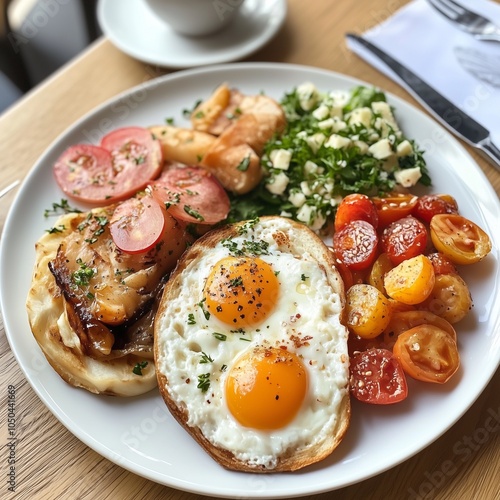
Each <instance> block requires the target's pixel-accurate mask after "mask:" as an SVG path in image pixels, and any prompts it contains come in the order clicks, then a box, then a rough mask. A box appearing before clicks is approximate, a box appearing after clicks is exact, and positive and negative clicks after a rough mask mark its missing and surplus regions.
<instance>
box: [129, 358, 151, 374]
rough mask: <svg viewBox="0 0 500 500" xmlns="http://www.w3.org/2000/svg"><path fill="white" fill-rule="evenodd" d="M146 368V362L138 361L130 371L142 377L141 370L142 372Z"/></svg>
mask: <svg viewBox="0 0 500 500" xmlns="http://www.w3.org/2000/svg"><path fill="white" fill-rule="evenodd" d="M146 366H148V362H147V361H139V362H138V363H136V365H135V366H134V368H132V371H133V372H134V373H135V374H136V375H142V370H144V368H146Z"/></svg>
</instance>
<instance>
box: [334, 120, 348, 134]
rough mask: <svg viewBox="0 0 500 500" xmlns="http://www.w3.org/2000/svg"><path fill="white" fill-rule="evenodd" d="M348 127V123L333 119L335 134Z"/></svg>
mask: <svg viewBox="0 0 500 500" xmlns="http://www.w3.org/2000/svg"><path fill="white" fill-rule="evenodd" d="M346 127H347V123H346V122H345V121H343V120H341V119H340V118H334V119H333V127H332V128H333V131H334V132H339V131H340V130H343V129H345V128H346Z"/></svg>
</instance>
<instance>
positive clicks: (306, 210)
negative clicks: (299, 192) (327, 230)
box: [297, 205, 325, 231]
mask: <svg viewBox="0 0 500 500" xmlns="http://www.w3.org/2000/svg"><path fill="white" fill-rule="evenodd" d="M297 219H298V220H300V221H301V222H304V223H305V224H307V225H308V226H309V227H310V228H311V229H312V230H313V231H315V230H317V229H320V228H321V226H323V224H324V223H325V218H324V217H323V216H322V215H321V214H318V212H317V211H316V208H315V207H312V206H310V205H302V207H301V208H300V210H299V211H298V212H297Z"/></svg>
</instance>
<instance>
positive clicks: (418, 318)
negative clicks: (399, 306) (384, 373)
mask: <svg viewBox="0 0 500 500" xmlns="http://www.w3.org/2000/svg"><path fill="white" fill-rule="evenodd" d="M419 325H434V326H437V327H438V328H441V330H443V331H445V332H446V333H448V334H449V335H450V337H451V338H452V339H453V340H454V341H455V342H456V341H457V332H456V331H455V328H453V326H452V325H451V323H449V322H448V321H446V320H445V319H443V318H441V317H440V316H437V315H436V314H433V313H431V312H430V311H418V310H417V311H399V312H393V313H392V315H391V320H390V321H389V325H388V326H387V328H386V329H385V330H384V334H383V335H382V337H383V342H384V343H385V345H387V346H388V347H387V348H388V349H392V348H393V347H394V344H395V343H396V340H397V339H398V337H399V336H400V335H401V334H402V333H404V332H406V331H407V330H411V329H412V328H414V327H415V326H419Z"/></svg>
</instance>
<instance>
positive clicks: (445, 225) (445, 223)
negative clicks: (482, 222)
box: [430, 214, 491, 264]
mask: <svg viewBox="0 0 500 500" xmlns="http://www.w3.org/2000/svg"><path fill="white" fill-rule="evenodd" d="M430 229H431V239H432V243H434V246H435V247H436V249H437V250H438V251H439V252H441V253H443V254H444V255H446V257H448V258H449V259H450V260H451V261H452V262H453V263H454V264H473V263H475V262H478V261H480V260H481V259H483V258H484V257H486V255H488V253H489V252H490V251H491V241H490V238H489V236H488V235H487V234H486V233H485V232H484V231H483V230H482V229H481V228H480V227H479V226H478V225H477V224H475V223H474V222H472V221H470V220H469V219H466V218H465V217H462V216H461V215H456V214H438V215H435V216H434V217H433V218H432V220H431V224H430Z"/></svg>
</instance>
